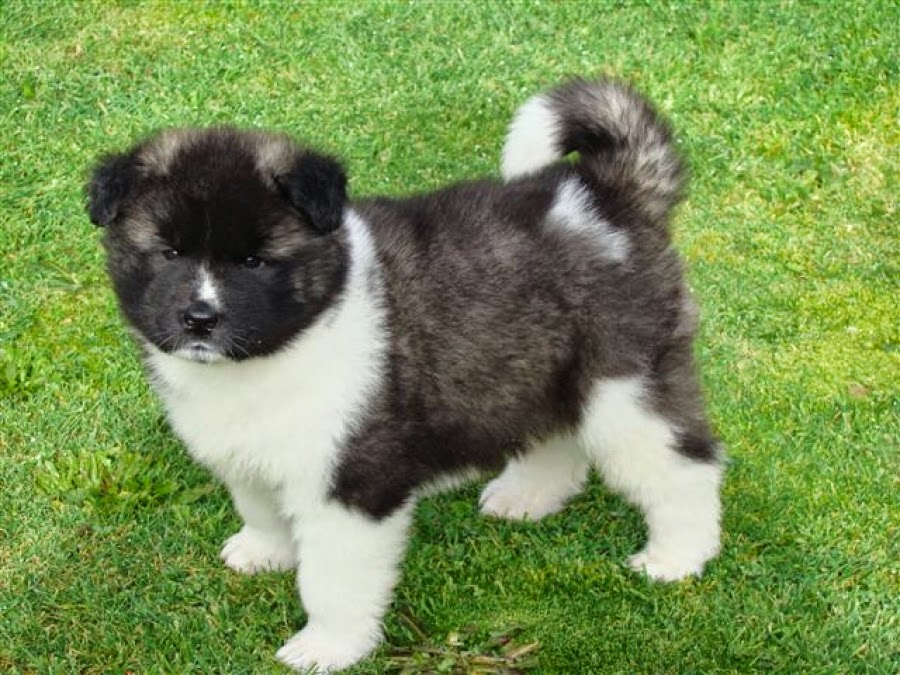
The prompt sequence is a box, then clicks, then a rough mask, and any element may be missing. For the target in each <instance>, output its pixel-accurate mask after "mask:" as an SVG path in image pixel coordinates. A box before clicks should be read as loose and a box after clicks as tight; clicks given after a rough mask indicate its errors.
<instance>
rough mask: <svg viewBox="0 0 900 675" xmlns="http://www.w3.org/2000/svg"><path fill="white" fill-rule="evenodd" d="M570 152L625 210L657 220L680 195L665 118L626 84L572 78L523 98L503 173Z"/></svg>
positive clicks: (678, 165) (681, 174)
mask: <svg viewBox="0 0 900 675" xmlns="http://www.w3.org/2000/svg"><path fill="white" fill-rule="evenodd" d="M576 151H577V152H578V153H579V155H580V160H579V162H580V164H581V166H582V168H583V169H584V170H585V171H587V173H588V174H589V175H590V176H592V177H593V179H594V180H595V181H596V182H597V184H598V187H600V188H601V189H602V190H603V191H605V192H607V193H608V194H610V195H615V196H616V198H617V199H619V200H623V201H624V205H626V206H627V207H628V210H630V211H633V212H636V213H638V214H642V215H644V216H647V217H649V218H651V219H652V220H653V221H660V220H664V219H665V218H666V217H667V216H668V214H669V212H670V211H671V210H672V208H673V207H674V206H675V205H676V204H677V203H678V202H679V201H680V199H681V196H682V194H683V191H684V186H685V179H686V176H685V174H686V172H685V169H684V165H683V164H682V161H681V158H680V157H679V154H678V152H677V151H676V150H675V147H674V142H673V139H672V132H671V130H670V128H669V125H668V124H667V123H666V122H665V121H664V120H663V119H662V118H661V117H660V116H659V114H658V113H657V112H656V110H655V109H654V108H653V106H652V105H651V104H650V103H649V102H648V101H647V100H646V99H645V98H644V97H643V96H642V95H641V94H639V93H637V92H636V91H635V90H634V89H632V88H631V87H629V86H627V85H625V84H621V83H618V82H614V81H611V80H606V79H601V80H594V81H588V80H582V79H576V80H572V81H570V82H567V83H566V84H563V85H561V86H559V87H557V88H555V89H552V90H550V91H549V92H546V93H544V94H540V95H538V96H535V97H533V98H531V99H530V100H529V101H527V102H526V103H525V104H524V105H523V106H522V107H521V108H519V110H518V111H517V112H516V115H515V117H514V118H513V122H512V124H511V125H510V129H509V133H508V135H507V138H506V144H505V146H504V148H503V165H502V171H503V176H504V177H505V178H506V179H507V180H509V179H513V178H517V177H519V176H524V175H527V174H530V173H534V172H536V171H539V170H540V169H542V168H544V167H545V166H548V165H549V164H552V163H554V162H556V161H558V160H560V159H561V158H563V157H565V156H566V155H568V154H569V153H571V152H576Z"/></svg>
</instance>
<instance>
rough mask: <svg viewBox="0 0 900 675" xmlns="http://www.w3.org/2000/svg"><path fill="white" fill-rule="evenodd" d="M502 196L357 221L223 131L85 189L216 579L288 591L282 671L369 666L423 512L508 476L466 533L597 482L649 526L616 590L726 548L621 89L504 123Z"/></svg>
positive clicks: (338, 193)
mask: <svg viewBox="0 0 900 675" xmlns="http://www.w3.org/2000/svg"><path fill="white" fill-rule="evenodd" d="M572 152H577V153H578V154H577V157H576V158H574V159H573V160H572V161H569V162H561V161H560V160H561V159H563V158H564V157H565V156H566V155H568V154H570V153H572ZM503 176H504V180H503V181H497V180H482V181H475V182H466V183H461V184H458V185H454V186H451V187H448V188H446V189H443V190H439V191H437V192H433V193H430V194H422V195H416V196H412V197H409V198H405V199H389V198H374V199H363V200H359V201H354V202H350V201H348V199H347V193H346V188H345V186H346V177H345V173H344V170H343V168H342V167H341V165H340V164H339V163H338V162H337V161H335V160H334V159H332V158H330V157H327V156H324V155H321V154H318V153H316V152H314V151H311V150H308V149H306V148H304V147H302V146H300V145H297V144H295V143H294V142H293V141H292V140H291V139H289V138H288V137H286V136H282V135H274V134H268V133H261V132H248V131H238V130H235V129H229V128H216V129H196V130H195V129H190V130H173V131H165V132H163V133H160V134H158V135H156V136H154V137H152V138H149V139H147V140H144V141H143V142H141V143H139V144H138V145H136V146H135V147H133V148H132V149H130V150H128V151H127V152H125V153H123V154H117V155H111V156H107V157H105V158H103V159H102V160H101V161H100V162H99V164H98V165H97V167H96V168H95V171H94V175H93V178H92V180H91V181H90V184H89V186H88V193H89V213H90V217H91V220H92V221H93V222H94V223H96V224H97V225H100V226H103V227H104V228H105V236H104V240H103V241H104V245H105V248H106V250H107V253H108V270H109V275H110V277H111V279H112V283H113V286H114V288H115V291H116V294H117V296H118V300H119V304H120V306H121V310H122V312H123V314H124V316H125V318H126V319H127V321H128V323H129V324H130V326H131V328H132V329H133V332H134V334H135V335H136V337H137V340H138V341H139V342H140V344H141V345H142V347H143V349H144V354H145V359H146V363H147V366H148V369H149V371H150V373H151V379H152V381H153V384H154V386H155V388H156V390H157V391H158V393H159V395H160V397H161V398H162V400H163V402H164V404H165V407H166V409H167V411H168V415H169V419H170V421H171V424H172V426H173V428H174V430H175V432H176V433H177V434H178V435H179V436H180V437H181V438H182V439H183V440H184V442H185V444H186V446H187V448H188V450H189V452H190V453H191V455H192V456H193V457H194V458H195V459H196V460H197V461H198V462H200V463H201V464H203V465H204V466H206V467H208V469H209V470H210V471H211V472H212V473H213V474H215V475H216V476H217V477H218V478H219V479H220V480H221V481H222V482H224V483H225V485H226V486H227V487H228V490H229V491H230V493H231V496H232V498H233V501H234V504H235V507H236V508H237V510H238V512H239V513H240V515H241V518H242V519H243V522H244V525H243V527H242V528H241V530H240V531H239V532H237V534H235V535H234V536H232V537H231V538H229V539H228V540H227V541H226V542H225V545H224V547H223V549H222V554H221V555H222V559H223V560H224V562H225V564H226V565H228V566H229V567H231V568H233V569H235V570H238V571H240V572H245V573H253V572H257V571H260V570H286V569H297V584H298V587H299V591H300V598H301V601H302V603H303V607H304V609H305V610H306V614H307V616H308V622H307V624H306V627H305V628H303V630H301V631H300V632H298V633H297V634H296V635H294V636H293V637H291V638H290V639H289V640H288V641H287V642H286V643H285V645H284V646H283V647H282V648H281V649H280V650H279V651H278V654H277V657H278V659H279V660H281V661H282V662H283V663H285V664H287V665H289V666H291V667H294V668H298V669H299V668H309V667H312V668H315V669H318V670H319V671H321V672H326V671H330V670H335V669H340V668H344V667H347V666H350V665H351V664H353V663H355V662H356V661H358V660H359V659H361V658H363V657H365V656H366V655H367V654H369V653H370V652H371V651H372V650H373V649H374V648H375V647H376V646H377V645H378V643H379V641H380V638H381V622H382V618H383V616H384V613H385V611H386V609H387V607H388V605H389V603H390V598H391V593H392V589H393V587H394V585H395V583H396V581H397V578H398V574H399V571H398V570H399V565H400V562H401V558H402V557H403V551H404V545H405V541H406V538H407V531H408V529H409V525H410V519H411V516H412V511H413V508H414V506H415V503H416V500H417V498H418V497H419V496H420V495H421V494H422V493H423V492H424V491H426V490H427V489H428V488H429V487H433V486H435V485H442V484H446V483H447V482H449V481H450V480H452V479H453V478H454V477H459V476H463V475H468V474H471V473H473V472H477V471H490V470H495V469H500V468H502V469H503V470H502V473H500V475H499V477H497V478H495V479H494V480H493V481H491V482H490V483H488V484H487V486H486V487H485V489H484V492H483V494H482V497H481V510H482V512H484V513H485V514H488V515H491V516H496V517H501V518H512V519H535V520H536V519H539V518H542V517H543V516H546V515H547V514H550V513H553V512H555V511H557V510H559V509H560V508H562V506H563V505H564V504H565V502H566V501H567V500H568V499H569V498H570V497H572V496H573V495H575V494H576V493H577V492H578V491H579V490H580V489H581V487H582V484H583V483H584V480H585V477H586V475H587V473H588V470H589V468H590V467H592V466H593V467H596V468H597V469H598V470H599V471H600V473H601V474H602V475H603V477H604V478H605V480H606V482H607V483H608V484H609V486H610V487H611V488H612V489H614V490H616V491H618V492H620V493H621V494H623V495H624V496H625V497H626V498H627V499H629V500H630V501H631V502H633V503H634V504H636V505H637V506H638V507H639V508H640V509H641V511H642V512H643V514H644V516H645V518H646V521H647V527H648V531H649V536H648V542H647V544H646V546H645V547H644V549H643V550H642V551H640V552H639V553H637V554H636V555H634V556H632V557H631V559H630V564H631V566H632V567H633V568H635V569H637V570H643V571H644V572H646V573H647V574H648V575H649V576H650V577H652V578H654V579H660V580H666V581H669V580H675V579H681V578H682V577H685V576H687V575H691V574H699V573H700V572H701V570H702V568H703V565H704V563H705V562H706V561H707V560H709V559H710V558H712V557H713V556H715V555H716V553H717V552H718V550H719V520H720V505H719V484H720V477H721V457H720V451H719V446H718V443H717V442H716V440H715V438H714V437H713V434H712V432H711V431H710V427H709V425H708V423H707V419H706V415H705V413H704V407H703V402H702V397H701V392H700V388H699V386H698V380H697V374H696V371H695V365H694V359H693V355H692V340H693V337H694V334H695V330H696V315H697V311H696V308H695V304H694V302H693V301H692V299H691V296H690V294H689V292H688V290H687V288H686V286H685V283H684V281H683V278H682V266H681V263H680V261H679V258H678V255H677V254H676V252H675V251H674V249H673V248H672V245H671V240H670V235H669V231H668V229H667V220H668V216H669V212H670V210H671V209H672V208H673V206H674V205H675V204H676V203H677V202H678V200H679V197H680V194H681V192H682V185H683V171H682V166H681V163H680V160H679V158H678V156H677V153H676V152H675V150H674V148H673V143H672V138H671V135H670V132H669V130H668V127H667V126H666V124H665V123H664V122H662V121H661V120H660V118H659V117H658V116H657V114H656V113H655V112H654V110H653V109H652V108H651V106H650V105H649V104H648V103H647V102H646V101H645V100H644V99H643V98H642V97H641V96H640V95H638V94H637V93H635V92H634V91H633V90H632V89H630V88H628V87H627V86H625V85H622V84H617V83H614V82H611V81H607V80H600V81H583V80H576V81H573V82H569V83H567V84H565V85H563V86H560V87H559V88H557V89H555V90H552V91H550V92H548V93H545V94H542V95H539V96H536V97H535V98H532V99H531V100H530V101H528V102H527V103H526V104H525V105H524V106H523V107H522V108H521V109H520V110H519V111H518V113H517V114H516V116H515V119H514V120H513V123H512V126H511V128H510V131H509V135H508V138H507V140H506V146H505V148H504V150H503ZM504 466H505V468H503V467H504Z"/></svg>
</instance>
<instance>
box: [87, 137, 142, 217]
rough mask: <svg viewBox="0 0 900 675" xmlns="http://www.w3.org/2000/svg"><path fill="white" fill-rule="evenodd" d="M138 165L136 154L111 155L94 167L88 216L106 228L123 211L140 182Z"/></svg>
mask: <svg viewBox="0 0 900 675" xmlns="http://www.w3.org/2000/svg"><path fill="white" fill-rule="evenodd" d="M137 178H138V172H137V165H136V164H135V160H134V157H133V155H131V154H127V155H108V156H106V157H103V158H102V159H101V160H100V161H99V162H98V163H97V166H96V167H94V171H93V174H92V175H91V179H90V181H89V182H88V184H87V189H86V192H87V197H88V216H90V219H91V222H92V223H94V225H98V226H100V227H105V226H106V225H109V224H110V223H112V222H113V221H114V220H115V219H116V218H118V217H119V214H120V212H121V210H122V203H123V202H124V201H125V200H126V199H127V198H128V196H129V195H130V194H131V191H132V190H133V189H134V186H135V184H136V183H137Z"/></svg>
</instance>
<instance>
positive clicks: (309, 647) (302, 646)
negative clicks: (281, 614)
mask: <svg viewBox="0 0 900 675" xmlns="http://www.w3.org/2000/svg"><path fill="white" fill-rule="evenodd" d="M380 640H381V634H380V630H379V629H377V628H374V629H373V630H370V631H362V632H359V633H358V632H357V631H353V632H351V633H350V634H349V635H348V634H347V633H343V632H340V631H338V632H335V631H328V630H324V629H322V628H320V627H318V626H315V625H312V626H307V627H306V628H304V629H303V630H301V631H300V632H299V633H296V634H295V635H294V636H293V637H291V638H290V639H289V640H288V641H287V642H285V643H284V646H283V647H282V648H281V649H279V650H278V651H277V652H276V653H275V658H277V659H278V660H279V661H281V663H283V664H284V665H286V666H288V667H289V668H293V669H294V670H297V671H307V672H313V673H332V672H334V671H336V670H343V669H344V668H349V667H350V666H352V665H353V664H354V663H356V662H357V661H359V660H360V659H362V658H363V657H365V656H367V655H368V654H369V653H370V652H371V651H372V650H374V649H375V647H377V646H378V642H379V641H380Z"/></svg>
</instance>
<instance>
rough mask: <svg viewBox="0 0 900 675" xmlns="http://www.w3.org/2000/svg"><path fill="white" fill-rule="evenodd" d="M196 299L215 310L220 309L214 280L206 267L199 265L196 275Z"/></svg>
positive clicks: (217, 290)
mask: <svg viewBox="0 0 900 675" xmlns="http://www.w3.org/2000/svg"><path fill="white" fill-rule="evenodd" d="M197 299H198V300H202V301H203V302H208V303H209V304H210V305H212V306H213V307H215V308H216V309H219V308H220V307H221V302H220V301H219V289H218V287H217V286H216V279H215V277H214V276H213V274H212V272H210V271H209V268H208V267H207V266H206V265H201V266H200V272H199V273H198V274H197Z"/></svg>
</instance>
